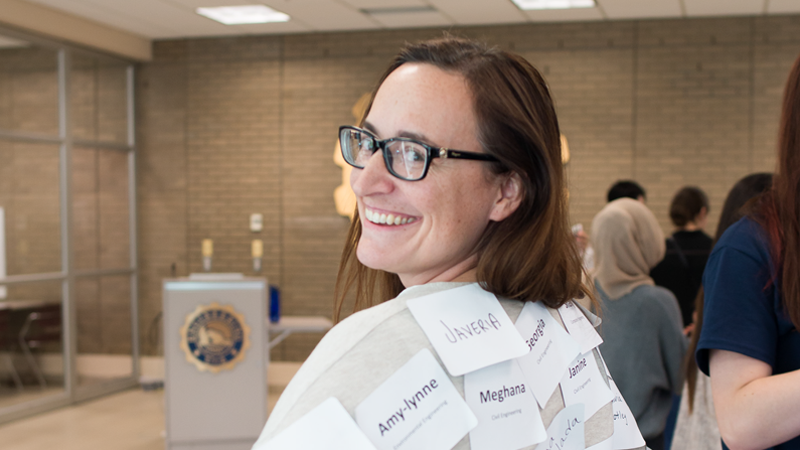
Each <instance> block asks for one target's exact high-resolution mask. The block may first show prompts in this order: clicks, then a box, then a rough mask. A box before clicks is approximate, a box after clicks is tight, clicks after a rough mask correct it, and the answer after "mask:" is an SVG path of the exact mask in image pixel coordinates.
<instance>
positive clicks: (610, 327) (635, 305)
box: [591, 198, 687, 450]
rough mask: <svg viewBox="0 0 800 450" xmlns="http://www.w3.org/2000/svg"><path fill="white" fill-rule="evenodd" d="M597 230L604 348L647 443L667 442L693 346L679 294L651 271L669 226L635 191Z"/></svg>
mask: <svg viewBox="0 0 800 450" xmlns="http://www.w3.org/2000/svg"><path fill="white" fill-rule="evenodd" d="M591 231H592V242H594V245H595V263H596V267H595V273H594V276H595V287H596V289H597V293H598V294H599V296H600V300H601V304H602V317H603V325H602V336H603V341H604V342H603V343H602V344H601V345H600V352H601V353H602V354H603V355H604V357H605V361H606V364H607V365H608V370H609V372H610V373H611V376H612V377H614V380H615V381H616V383H617V386H618V387H619V390H620V392H621V393H622V396H623V397H624V398H625V400H626V401H627V402H628V405H629V406H630V408H631V412H632V413H633V415H634V417H635V418H636V422H637V423H638V424H639V430H640V431H641V432H642V435H643V436H644V438H645V441H646V442H647V446H648V447H650V448H651V449H653V450H661V449H663V448H664V436H663V432H664V426H665V423H666V420H667V415H668V414H669V411H670V408H671V405H672V395H673V393H675V394H679V393H680V389H681V386H682V384H683V381H682V377H681V360H682V358H683V355H684V352H685V351H686V346H687V342H686V339H685V338H684V336H683V331H682V328H683V327H682V326H681V313H680V309H679V308H678V302H677V300H675V296H674V295H672V292H670V291H669V290H667V289H664V288H662V287H658V286H655V285H654V283H653V280H652V278H650V276H649V273H650V269H651V268H653V266H655V265H656V264H657V263H658V262H659V261H661V259H662V258H663V257H664V234H663V232H662V231H661V227H660V226H659V225H658V221H657V220H656V218H655V216H654V215H653V213H652V212H651V211H650V210H649V209H648V208H647V206H645V205H644V204H643V203H641V202H639V201H636V200H633V199H630V198H620V199H617V200H614V201H612V202H611V203H608V204H607V205H606V206H605V208H603V209H602V210H601V211H600V212H599V213H597V215H596V216H595V218H594V220H593V221H592V230H591Z"/></svg>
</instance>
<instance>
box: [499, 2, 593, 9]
mask: <svg viewBox="0 0 800 450" xmlns="http://www.w3.org/2000/svg"><path fill="white" fill-rule="evenodd" d="M512 1H513V2H514V4H515V5H517V7H518V8H519V9H525V10H529V9H570V8H594V7H595V6H597V5H596V4H595V0H512Z"/></svg>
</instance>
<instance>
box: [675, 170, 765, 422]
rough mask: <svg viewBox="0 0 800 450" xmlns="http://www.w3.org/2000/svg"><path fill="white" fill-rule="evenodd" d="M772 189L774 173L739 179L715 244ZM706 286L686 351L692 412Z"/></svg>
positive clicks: (721, 218)
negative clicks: (754, 200) (759, 197)
mask: <svg viewBox="0 0 800 450" xmlns="http://www.w3.org/2000/svg"><path fill="white" fill-rule="evenodd" d="M771 186H772V174H771V173H754V174H752V175H748V176H746V177H744V178H742V179H741V180H739V181H738V182H737V183H736V184H735V185H733V188H731V191H730V192H728V197H727V198H726V199H725V205H724V206H723V207H722V213H721V214H720V216H719V222H718V223H717V233H716V234H715V235H714V243H716V242H717V241H718V240H719V238H721V237H722V234H723V233H725V230H727V229H728V227H730V226H731V225H733V224H734V223H736V222H737V221H738V220H739V219H741V218H742V217H744V216H745V213H746V211H747V210H748V209H750V208H751V206H750V205H751V204H752V203H753V202H752V200H753V199H755V198H757V197H758V196H759V195H761V194H763V193H764V192H767V191H768V190H769V189H770V187H771ZM704 298H705V297H704V295H703V287H702V286H701V287H700V291H698V292H697V298H696V299H695V303H694V310H695V312H696V314H697V317H696V318H695V321H694V331H692V338H691V340H690V341H689V350H688V351H687V352H686V357H685V359H684V366H683V367H684V375H685V379H686V384H687V390H688V392H689V398H688V400H689V413H691V412H692V409H693V408H694V391H695V386H697V361H696V360H695V359H694V352H695V350H697V342H698V341H699V340H700V332H701V331H702V328H703V300H704Z"/></svg>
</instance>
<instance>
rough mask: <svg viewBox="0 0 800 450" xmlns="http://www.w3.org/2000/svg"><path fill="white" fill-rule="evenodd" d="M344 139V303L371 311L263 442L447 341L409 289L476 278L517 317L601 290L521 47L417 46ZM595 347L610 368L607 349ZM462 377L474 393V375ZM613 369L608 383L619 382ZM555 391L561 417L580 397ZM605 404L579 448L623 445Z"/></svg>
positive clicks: (281, 411) (586, 421) (347, 327)
mask: <svg viewBox="0 0 800 450" xmlns="http://www.w3.org/2000/svg"><path fill="white" fill-rule="evenodd" d="M339 139H340V145H341V148H342V153H343V156H344V159H345V161H347V162H348V163H349V164H350V165H352V166H353V167H354V170H353V173H352V175H351V179H350V182H351V185H352V188H353V191H354V192H355V194H356V198H357V203H358V206H357V212H356V215H355V218H354V220H353V222H352V224H351V227H350V231H349V235H348V238H347V241H346V244H345V248H344V252H343V255H342V261H341V265H340V270H339V277H338V281H337V287H336V291H337V298H336V305H335V316H336V318H337V320H338V319H339V318H340V317H341V316H342V315H344V314H345V312H349V311H345V309H349V307H352V308H353V309H354V310H356V311H360V312H357V313H355V314H353V315H351V316H350V317H348V318H347V319H346V320H344V321H342V322H341V323H340V324H338V325H337V326H336V327H334V329H333V330H331V331H330V332H329V333H328V334H327V335H326V336H325V338H324V339H323V340H322V341H321V342H320V344H319V345H318V347H317V348H316V349H315V350H314V353H313V354H312V355H311V356H310V357H309V359H308V360H307V361H306V362H305V364H304V365H303V367H302V368H301V369H300V371H299V372H298V373H297V375H296V377H295V379H293V380H292V382H291V383H290V385H289V386H288V387H287V388H286V390H285V391H284V393H283V395H282V397H281V399H280V400H279V402H278V404H277V405H276V407H275V409H274V411H273V412H272V414H271V416H270V419H269V421H268V422H267V425H266V427H265V429H264V432H263V433H262V436H261V438H260V440H259V442H258V443H257V444H256V447H255V448H260V446H261V445H262V444H264V445H266V447H265V448H269V446H268V441H269V440H270V439H271V438H272V437H273V436H275V435H277V434H279V433H280V432H281V431H283V430H285V429H286V428H287V427H288V426H289V425H291V424H292V423H293V422H295V421H297V420H299V419H300V418H302V417H303V416H304V415H305V414H306V413H308V412H309V411H310V410H312V409H313V408H314V407H316V406H318V405H319V404H320V403H321V402H323V401H324V400H325V399H327V398H329V397H335V398H336V399H338V400H339V401H340V402H341V404H342V405H343V406H344V408H345V409H346V410H347V412H348V413H350V414H351V415H353V414H354V411H355V410H356V408H357V407H358V406H359V404H361V403H362V402H364V401H365V399H367V398H368V397H369V396H370V394H372V393H373V392H374V391H376V389H378V388H379V387H380V386H381V385H382V383H384V382H385V381H387V379H389V378H390V377H391V376H392V375H393V374H395V373H396V372H397V371H398V370H400V369H401V368H402V367H403V366H404V365H405V364H406V363H407V362H408V361H409V360H410V359H411V358H412V357H414V355H416V354H418V352H419V351H420V350H422V349H429V350H431V351H432V352H433V353H434V354H436V351H435V349H434V347H433V346H432V344H431V341H430V340H429V338H428V337H427V336H426V334H425V332H424V331H423V330H422V329H421V326H420V325H419V324H418V323H417V321H416V320H415V317H414V316H413V315H412V313H411V312H410V311H409V307H408V305H407V302H409V301H412V300H414V299H418V298H423V297H424V296H429V295H435V294H441V295H445V296H446V295H448V291H451V290H454V289H458V288H461V287H464V286H476V287H479V288H480V289H482V290H484V291H488V292H489V293H491V294H493V295H494V296H496V297H497V298H498V299H499V303H500V305H502V309H503V310H504V311H505V313H507V314H508V317H509V318H510V319H511V320H512V321H515V320H516V319H517V317H518V316H519V315H520V313H521V311H522V309H523V306H524V305H525V303H526V302H538V303H539V304H543V305H546V310H545V311H549V314H550V315H551V316H552V317H557V316H558V312H557V311H556V308H559V307H561V306H562V305H565V303H567V302H569V301H570V300H572V299H575V298H583V297H590V288H589V287H587V286H586V285H584V284H583V283H582V277H581V274H582V269H581V260H580V257H579V255H578V251H577V248H576V246H575V243H574V240H573V238H572V235H571V232H570V228H569V225H568V219H567V204H566V195H565V183H564V174H563V169H562V165H561V153H560V148H561V147H560V133H559V127H558V121H557V119H556V113H555V109H554V105H553V101H552V98H551V96H550V93H549V91H548V88H547V85H546V83H545V81H544V79H543V78H542V76H541V75H540V74H539V72H538V71H537V70H536V69H534V68H533V67H532V66H531V65H530V64H529V63H528V62H527V61H526V60H525V59H523V58H522V57H520V56H518V55H514V54H510V53H507V52H504V51H501V50H498V49H495V48H489V47H487V46H485V45H483V44H479V43H476V42H473V41H468V40H463V39H456V38H449V37H448V38H443V39H438V40H434V41H427V42H422V43H418V44H410V45H407V46H406V47H405V48H404V49H403V50H402V51H401V52H400V53H399V54H398V55H397V56H396V57H395V58H394V60H393V62H392V63H391V65H390V66H389V68H388V69H387V70H386V72H385V73H384V74H383V76H382V77H381V79H380V81H379V83H378V87H377V89H376V91H375V92H374V96H373V99H372V102H371V104H370V106H369V108H368V110H367V112H366V114H365V117H364V119H363V121H362V123H361V124H360V126H358V127H350V126H344V127H341V128H340V130H339ZM345 305H348V308H346V306H345ZM578 314H582V313H580V312H579V313H578ZM592 317H593V316H592ZM443 323H444V322H443ZM555 326H562V324H561V322H560V321H558V322H557V324H556V325H555ZM562 327H563V326H562ZM473 329H474V330H475V332H476V333H479V332H480V329H479V328H475V327H473ZM490 330H491V329H490ZM547 330H549V328H547ZM484 332H486V328H484ZM489 332H491V331H489ZM547 333H550V331H547ZM461 339H468V337H462V338H461ZM529 345H530V344H529ZM502 350H504V349H501V348H498V349H497V351H502ZM589 352H590V353H589V356H587V357H588V358H591V359H592V361H591V363H592V364H596V365H597V366H599V367H600V369H599V370H600V371H601V373H605V372H604V369H603V365H602V361H601V360H600V358H599V353H598V351H597V350H589ZM569 359H572V355H570V357H569ZM580 367H581V368H582V367H583V366H580ZM556 375H557V376H559V377H560V376H562V375H567V372H566V370H565V371H564V372H563V373H558V374H556ZM467 376H469V374H467ZM449 378H450V380H451V381H452V383H453V385H454V386H455V387H456V389H458V391H459V393H460V395H461V396H464V389H465V381H464V379H465V376H462V375H459V376H453V375H449ZM603 378H605V377H603ZM599 383H602V386H605V388H604V389H606V390H608V387H607V385H608V383H607V380H605V379H603V380H601V381H599ZM498 387H500V388H502V387H503V386H498ZM528 389H531V387H530V386H529V387H528ZM590 389H592V388H590ZM528 395H530V394H528ZM485 398H488V394H487V397H485ZM530 399H533V397H530ZM502 400H503V398H502V397H500V401H502ZM544 400H546V401H543V402H541V404H542V408H540V409H541V419H542V422H543V424H544V426H545V427H547V426H549V425H550V424H551V422H553V419H554V417H556V415H557V414H558V413H559V412H561V411H562V410H564V409H565V401H564V399H563V397H562V394H561V390H560V389H559V388H558V387H555V389H554V390H553V391H552V395H550V394H549V392H548V398H546V399H544ZM603 402H604V404H602V405H601V406H599V407H598V408H599V410H597V411H592V414H591V415H587V417H583V418H582V420H581V421H580V423H582V424H583V425H584V430H585V432H584V433H585V442H583V441H582V442H581V443H580V448H584V444H585V447H586V448H588V447H591V446H594V445H595V444H599V443H602V444H601V446H599V447H597V448H598V449H600V448H608V449H610V448H611V441H610V439H611V437H612V434H613V433H614V424H613V408H612V403H611V397H608V398H607V399H605V400H603ZM400 412H402V411H400ZM392 420H393V419H392ZM398 420H399V419H398ZM387 423H388V422H387ZM559 423H560V422H559ZM571 423H572V424H573V425H576V424H577V423H576V422H571ZM526 428H531V429H532V428H533V423H530V424H528V425H526ZM382 431H383V430H382ZM518 432H519V433H523V432H526V431H525V430H524V429H520V430H518ZM637 433H638V431H637ZM567 434H569V431H567ZM562 437H563V436H562ZM470 442H471V440H470V436H464V437H463V439H460V441H458V443H457V444H456V445H455V447H452V446H450V447H448V448H451V447H452V448H457V449H469V448H476V447H474V445H475V444H472V445H473V447H471V443H470ZM642 444H643V442H642ZM498 445H499V443H498ZM534 447H535V446H534V445H525V446H523V447H522V448H534ZM394 448H400V449H402V448H404V447H394ZM431 448H439V447H435V446H433V447H431ZM494 448H503V447H494ZM517 448H519V447H517ZM625 448H634V447H633V446H630V447H625Z"/></svg>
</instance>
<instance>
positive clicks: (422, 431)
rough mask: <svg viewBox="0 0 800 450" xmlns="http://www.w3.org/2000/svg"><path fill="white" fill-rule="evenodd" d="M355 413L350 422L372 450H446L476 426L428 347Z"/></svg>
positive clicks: (367, 399)
mask: <svg viewBox="0 0 800 450" xmlns="http://www.w3.org/2000/svg"><path fill="white" fill-rule="evenodd" d="M355 412H356V423H357V424H358V426H359V427H360V428H361V430H362V431H363V432H364V434H366V435H367V437H368V438H369V440H370V441H371V442H372V443H373V444H374V445H375V447H376V448H378V450H410V449H418V448H425V449H430V450H450V449H451V448H453V447H454V446H455V445H456V444H457V443H458V441H460V440H461V439H462V438H463V437H464V436H466V435H467V433H469V431H470V430H471V429H473V428H475V426H477V425H478V419H477V418H475V415H474V414H473V413H472V411H470V409H469V406H467V403H466V402H465V401H464V399H463V398H461V394H459V392H458V390H456V388H455V386H453V383H452V382H451V381H450V378H449V377H448V376H447V374H446V373H445V372H444V369H442V367H441V366H440V365H439V363H438V362H436V359H435V358H434V357H433V354H431V352H430V350H428V349H424V350H422V351H420V352H419V353H417V354H416V355H414V357H412V358H411V359H410V360H409V361H408V362H407V363H406V364H405V365H403V367H401V368H400V369H399V370H398V371H397V372H395V373H394V374H392V376H390V377H389V378H388V379H387V380H386V381H384V382H383V384H381V385H380V386H379V387H378V388H377V389H376V390H375V391H374V392H372V394H370V395H369V396H368V397H367V398H366V399H365V400H364V401H363V402H361V404H359V405H358V406H357V407H356V411H355ZM298 448H299V447H298Z"/></svg>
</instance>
